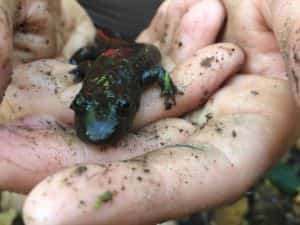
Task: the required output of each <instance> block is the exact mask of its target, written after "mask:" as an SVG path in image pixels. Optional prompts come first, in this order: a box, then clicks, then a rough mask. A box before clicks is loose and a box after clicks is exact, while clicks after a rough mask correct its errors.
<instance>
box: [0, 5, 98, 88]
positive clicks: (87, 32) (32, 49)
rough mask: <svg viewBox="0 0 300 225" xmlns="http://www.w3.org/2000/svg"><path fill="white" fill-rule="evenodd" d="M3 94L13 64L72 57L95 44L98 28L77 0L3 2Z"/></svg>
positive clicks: (0, 21) (0, 68)
mask: <svg viewBox="0 0 300 225" xmlns="http://www.w3.org/2000/svg"><path fill="white" fill-rule="evenodd" d="M0 18H1V19H0V49H1V54H0V92H1V93H2V94H3V92H4V90H5V87H6V86H7V84H8V82H9V80H10V73H11V70H12V65H13V64H18V63H23V62H29V61H33V60H36V59H42V58H54V57H56V56H58V55H62V54H63V55H64V56H67V57H69V56H70V55H71V54H73V53H74V51H75V50H77V49H78V48H80V47H82V46H84V45H86V44H87V43H89V42H91V41H93V38H94V35H95V28H94V27H93V25H92V22H91V20H90V19H89V17H88V16H87V14H86V13H85V12H84V11H83V10H82V8H81V7H80V6H79V5H78V3H77V2H76V1H75V0H74V1H73V0H9V1H7V0H0Z"/></svg>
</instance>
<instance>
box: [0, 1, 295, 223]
mask: <svg viewBox="0 0 300 225" xmlns="http://www.w3.org/2000/svg"><path fill="white" fill-rule="evenodd" d="M223 17H224V11H223V9H222V7H221V5H220V4H219V2H218V1H211V0H202V1H200V2H199V1H196V0H195V1H191V0H190V1H188V0H186V1H182V0H176V1H166V2H165V3H164V4H163V5H162V6H161V8H160V10H159V11H158V14H157V15H156V17H155V18H154V20H153V23H152V24H151V26H150V27H149V28H148V29H147V30H146V31H145V32H143V34H142V35H141V37H140V38H139V41H147V42H150V43H155V44H157V45H159V46H160V48H161V49H162V50H163V53H164V54H165V56H164V63H165V66H166V67H167V68H169V69H170V70H172V77H173V78H174V80H175V82H176V84H177V85H178V87H179V88H181V89H182V90H183V91H184V93H185V94H184V95H183V96H182V97H180V98H178V104H177V106H176V107H175V108H174V109H173V111H164V109H163V103H162V102H161V99H160V98H159V91H158V89H156V88H155V87H154V88H152V89H149V90H147V92H146V93H145V95H144V96H143V100H142V104H141V110H140V112H139V114H138V115H137V119H136V122H135V127H136V128H138V127H144V126H145V125H146V124H148V123H150V122H152V121H155V120H158V119H161V118H164V117H176V116H179V115H182V114H183V113H185V112H188V111H190V110H193V109H197V108H199V110H198V111H195V112H194V113H192V114H189V115H188V116H186V117H185V119H165V120H161V121H160V122H157V123H153V124H151V125H148V126H146V127H145V128H143V129H141V130H139V131H137V132H134V133H131V134H129V135H128V137H126V138H125V139H124V140H123V141H122V142H120V143H118V144H117V145H116V146H113V147H110V148H106V149H105V148H101V147H98V148H97V147H95V146H88V145H85V144H83V143H82V142H80V141H79V140H78V139H77V138H76V137H75V136H74V135H73V132H72V130H70V129H66V126H65V125H62V124H64V123H72V120H70V119H69V116H65V117H64V116H61V115H63V114H59V113H57V112H55V111H59V110H58V109H59V108H57V106H58V105H55V104H56V103H57V102H60V103H61V101H62V99H63V102H65V104H66V105H68V104H67V102H69V101H70V100H68V99H72V97H71V96H73V95H74V93H76V89H77V90H78V85H77V86H76V85H75V86H74V85H72V82H71V83H69V82H70V81H69V80H72V77H71V76H72V75H67V73H66V71H69V70H70V69H71V68H70V67H69V66H63V65H62V64H61V63H59V62H53V61H52V62H50V61H47V62H40V63H41V64H43V65H46V68H48V70H49V68H50V72H51V71H53V70H54V71H56V73H53V74H56V75H58V76H56V75H55V76H54V77H55V79H53V78H52V80H54V81H53V82H51V81H49V80H51V79H50V78H49V79H48V80H47V79H46V75H47V74H48V75H49V71H48V72H47V73H45V77H44V79H41V80H42V81H41V80H38V79H34V78H30V76H29V75H28V76H27V75H26V71H28V70H29V69H30V68H34V67H35V64H30V65H31V67H30V66H29V65H27V66H28V67H29V68H27V70H25V69H24V70H20V71H23V74H25V76H22V77H25V79H26V80H28V83H27V84H28V87H30V85H31V83H30V82H34V85H37V84H39V85H42V86H43V85H44V80H46V81H47V82H50V83H51V84H53V85H52V86H51V85H50V86H51V88H52V89H51V88H49V90H46V91H45V94H44V95H41V93H42V92H39V88H38V87H37V88H36V93H37V95H38V96H41V102H43V103H44V104H43V105H42V106H40V107H38V104H35V106H36V108H35V109H34V110H30V109H27V111H26V112H25V113H23V114H21V115H22V116H23V115H28V114H35V115H36V114H39V113H40V112H42V114H44V112H43V110H41V108H43V107H48V108H51V104H49V103H48V102H47V101H46V100H48V99H51V101H50V103H53V102H54V103H55V104H54V107H53V108H54V109H51V111H50V113H49V114H50V115H52V116H53V115H54V117H55V118H56V119H52V118H46V117H43V118H37V117H33V118H27V119H22V120H20V121H18V122H15V123H10V124H8V125H6V126H3V127H1V130H0V141H1V146H3V151H1V153H0V154H2V155H0V159H1V160H0V162H1V163H0V167H1V168H3V169H1V170H0V171H5V173H0V184H1V185H2V187H1V188H3V189H6V188H9V189H11V190H18V191H26V190H30V189H31V188H32V187H33V185H35V184H36V183H37V182H39V181H40V180H41V179H42V178H44V177H45V176H47V175H49V174H52V173H53V172H55V171H57V170H60V169H61V168H63V167H67V166H71V165H74V164H77V163H78V164H81V165H80V166H76V167H72V168H70V169H67V170H65V171H63V172H60V173H58V174H56V175H52V176H50V177H49V178H47V179H46V180H45V181H43V182H42V183H41V184H40V185H38V186H37V187H36V188H35V189H34V190H33V191H32V192H31V194H30V196H29V198H28V199H27V202H26V205H25V209H24V218H25V221H26V224H29V225H31V224H32V225H34V224H51V225H56V224H57V225H58V224H80V225H83V224H89V225H90V224H131V225H132V224H155V223H156V222H160V221H162V220H165V219H168V218H175V217H179V216H182V215H186V214H188V213H192V212H196V211H199V210H203V209H207V208H210V207H213V206H217V205H220V204H223V203H225V202H227V201H231V200H233V199H234V198H236V197H237V196H239V195H240V194H241V193H242V192H244V191H245V190H247V189H248V188H249V187H250V186H251V185H252V184H253V183H254V182H255V181H256V180H257V178H258V177H259V176H260V175H262V174H263V173H264V172H265V171H266V169H268V168H269V167H270V166H271V165H272V163H273V162H274V161H276V160H277V159H278V158H279V157H280V156H281V154H282V153H283V152H284V151H285V148H286V147H287V146H288V141H289V140H290V137H291V136H292V135H293V134H294V131H295V129H296V127H297V124H296V122H295V121H297V120H296V118H297V116H298V111H297V108H296V107H295V105H294V102H293V100H292V97H291V94H290V92H289V88H288V85H287V82H286V81H285V80H284V79H277V78H272V77H266V76H258V75H251V76H250V75H239V76H237V77H235V78H233V79H231V80H230V81H228V82H225V83H224V81H225V80H226V79H227V78H228V77H229V76H230V75H232V74H234V73H235V72H236V71H237V70H238V69H239V68H240V65H241V64H242V63H243V62H244V56H243V53H242V52H241V50H240V49H239V48H237V47H235V46H234V45H231V44H217V45H211V46H208V47H205V46H207V45H209V44H211V43H213V42H214V39H215V38H216V36H217V34H218V30H219V28H220V27H221V25H222V22H223ZM179 18H182V19H179ZM41 64H40V65H41ZM57 64H58V65H57ZM43 65H41V66H42V67H43ZM59 65H60V66H59ZM43 68H44V67H43ZM56 68H59V69H56ZM59 70H60V71H64V72H63V73H62V72H59ZM35 71H36V70H35ZM20 74H22V73H21V72H20ZM31 74H33V73H31ZM50 74H52V73H50ZM63 74H64V75H65V76H66V77H65V78H62V77H63ZM15 76H16V77H17V73H15ZM39 77H40V76H39ZM56 77H59V78H57V79H58V80H60V82H58V83H59V85H61V87H62V88H61V89H56V88H57V82H56V81H57V79H56ZM15 83H18V81H17V79H16V81H15ZM25 83H26V82H25ZM221 84H224V86H223V87H222V88H220V85H221ZM63 85H66V86H67V87H68V88H67V90H65V88H63ZM79 85H80V84H79ZM44 86H46V85H44ZM217 88H220V90H219V91H218V92H217V93H216V94H214V95H213V96H212V97H209V96H210V95H211V94H212V93H213V92H214V91H215V90H216V89H217ZM21 89H22V88H21ZM24 89H26V87H25V88H24V87H23V90H24ZM27 89H28V92H27V93H29V96H28V97H25V98H24V100H27V101H29V102H31V98H32V96H34V92H31V91H30V89H29V88H27ZM14 91H15V93H19V92H18V91H22V90H20V85H19V84H18V85H16V86H15V90H14ZM11 93H12V95H11V97H14V96H15V95H14V94H13V93H14V92H13V91H12V92H11ZM22 93H24V94H25V92H22ZM16 96H19V95H18V94H17V95H16ZM46 96H48V97H49V98H47V97H46ZM16 98H17V97H16ZM11 99H12V98H11ZM207 99H209V101H208V103H207V104H206V105H205V106H204V107H202V105H203V104H204V103H205V102H206V101H207ZM15 102H18V101H15ZM19 102H21V101H19ZM9 103H10V100H9ZM19 104H21V103H19ZM8 105H10V106H12V107H13V106H14V103H11V104H8ZM40 105H41V104H40ZM62 105H63V104H62ZM10 106H9V107H10ZM19 106H20V105H19ZM18 108H19V107H15V108H14V112H15V111H16V109H18ZM66 108H67V107H66V106H65V109H66ZM19 109H21V108H19ZM55 109H56V110H55ZM40 110H41V111H40ZM62 111H64V112H66V111H65V110H62ZM52 112H53V113H52ZM55 113H56V114H55ZM65 115H70V114H65ZM17 117H18V116H16V118H17ZM66 118H67V119H66ZM101 150H102V151H101ZM16 156H18V157H16ZM20 156H21V157H20ZM121 160H122V161H121ZM86 163H96V164H94V165H84V164H86ZM97 163H101V165H99V164H97ZM16 177H17V178H18V179H16Z"/></svg>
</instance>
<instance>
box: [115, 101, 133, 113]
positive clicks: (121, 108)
mask: <svg viewBox="0 0 300 225" xmlns="http://www.w3.org/2000/svg"><path fill="white" fill-rule="evenodd" d="M117 105H118V112H119V114H120V115H127V114H128V113H129V109H130V102H129V101H128V99H127V98H120V99H118V100H117Z"/></svg>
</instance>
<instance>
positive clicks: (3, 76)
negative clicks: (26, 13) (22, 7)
mask: <svg viewBox="0 0 300 225" xmlns="http://www.w3.org/2000/svg"><path fill="white" fill-rule="evenodd" d="M17 4H18V2H17V1H15V0H12V1H5V0H1V1H0V21H1V22H0V50H1V54H0V99H1V100H2V97H3V94H4V91H5V88H6V86H7V85H8V83H9V78H10V77H9V75H10V72H11V69H12V68H11V53H12V49H13V45H12V43H13V41H12V38H13V27H14V21H13V19H14V17H13V15H14V14H15V13H16V7H17Z"/></svg>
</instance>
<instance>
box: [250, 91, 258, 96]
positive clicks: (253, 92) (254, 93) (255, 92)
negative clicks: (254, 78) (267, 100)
mask: <svg viewBox="0 0 300 225" xmlns="http://www.w3.org/2000/svg"><path fill="white" fill-rule="evenodd" d="M251 94H252V95H254V96H257V95H259V92H258V91H256V90H252V91H251Z"/></svg>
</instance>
